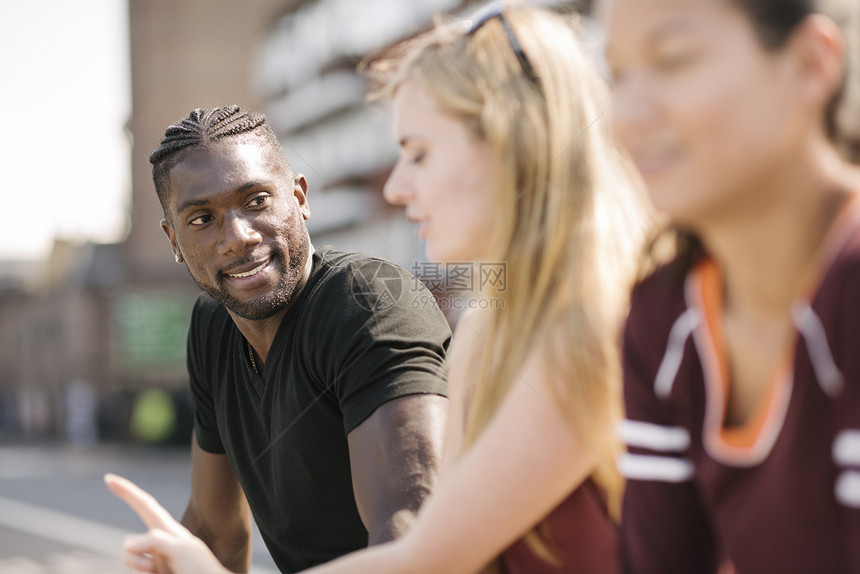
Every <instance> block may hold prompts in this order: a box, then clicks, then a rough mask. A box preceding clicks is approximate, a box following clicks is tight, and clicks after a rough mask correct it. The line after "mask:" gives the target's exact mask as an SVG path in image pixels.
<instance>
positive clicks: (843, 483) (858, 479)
mask: <svg viewBox="0 0 860 574" xmlns="http://www.w3.org/2000/svg"><path fill="white" fill-rule="evenodd" d="M834 490H835V491H836V492H835V494H836V500H838V501H839V502H841V503H842V504H844V505H845V506H850V507H851V508H860V472H858V471H856V470H845V471H843V472H842V473H841V474H840V475H839V478H837V479H836V487H835V489H834Z"/></svg>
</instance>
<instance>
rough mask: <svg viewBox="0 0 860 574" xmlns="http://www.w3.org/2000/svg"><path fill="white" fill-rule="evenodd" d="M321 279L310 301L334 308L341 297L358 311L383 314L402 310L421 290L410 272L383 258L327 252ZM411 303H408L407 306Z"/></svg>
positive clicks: (320, 267) (323, 255)
mask: <svg viewBox="0 0 860 574" xmlns="http://www.w3.org/2000/svg"><path fill="white" fill-rule="evenodd" d="M317 265H318V272H319V279H318V281H316V283H315V285H314V286H313V288H312V289H313V292H312V294H311V297H317V298H322V299H325V300H326V301H327V302H328V303H329V304H331V303H332V302H333V301H334V299H332V297H333V296H338V297H339V299H340V300H341V301H342V302H344V303H345V304H347V305H349V306H351V307H355V308H356V310H364V311H371V312H373V311H384V310H386V309H388V308H391V307H395V306H402V305H403V304H404V302H407V301H406V299H408V297H409V296H410V295H411V294H412V293H414V292H415V290H416V289H421V287H422V285H421V283H420V282H419V281H418V279H417V278H416V277H415V276H414V275H412V274H411V273H410V272H409V271H407V270H406V269H404V268H403V267H401V266H400V265H397V264H395V263H392V262H391V261H388V260H386V259H382V258H381V257H375V256H372V255H367V254H364V253H349V252H343V251H336V250H333V249H324V250H322V251H321V252H320V254H319V262H318V263H317ZM407 303H408V302H407Z"/></svg>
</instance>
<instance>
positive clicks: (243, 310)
mask: <svg viewBox="0 0 860 574" xmlns="http://www.w3.org/2000/svg"><path fill="white" fill-rule="evenodd" d="M291 235H292V234H291ZM296 235H298V237H291V239H292V238H295V239H298V245H291V246H290V247H291V249H290V261H289V264H287V262H286V259H285V257H284V252H283V251H282V250H280V249H276V250H273V251H272V252H271V253H270V255H269V265H271V266H273V267H274V268H275V270H276V272H277V273H278V276H279V279H278V283H277V285H276V286H275V289H274V290H273V291H272V292H270V293H267V294H265V295H262V296H261V297H258V298H256V299H253V300H251V301H240V300H239V299H237V298H236V297H234V296H233V295H231V294H230V293H229V292H228V291H227V288H226V287H225V286H224V278H223V277H222V278H219V280H218V283H217V284H216V285H206V284H203V283H201V282H200V281H198V280H197V278H196V277H194V274H191V278H192V279H194V282H195V283H197V286H198V287H200V289H202V290H203V291H204V292H205V293H206V294H207V295H209V296H210V297H212V298H213V299H215V300H216V301H218V302H219V303H221V304H222V305H224V307H226V308H227V310H229V311H230V312H232V313H234V314H236V315H238V316H239V317H242V318H243V319H247V320H249V321H260V320H263V319H268V318H269V317H271V316H273V315H275V314H277V313H279V312H280V311H281V310H283V309H284V308H285V307H286V306H287V305H289V304H290V301H292V300H293V295H295V291H296V285H298V283H299V279H300V278H301V276H302V271H304V266H305V262H306V261H307V257H308V252H309V251H310V239H309V238H308V234H307V232H305V233H298V234H296ZM189 272H190V269H189Z"/></svg>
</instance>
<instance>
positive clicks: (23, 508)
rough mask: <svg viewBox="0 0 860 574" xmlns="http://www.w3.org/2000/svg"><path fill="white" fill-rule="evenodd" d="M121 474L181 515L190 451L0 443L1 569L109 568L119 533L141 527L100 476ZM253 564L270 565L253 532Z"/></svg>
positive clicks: (33, 572)
mask: <svg viewBox="0 0 860 574" xmlns="http://www.w3.org/2000/svg"><path fill="white" fill-rule="evenodd" d="M105 472H114V473H117V474H121V475H123V476H126V477H128V478H130V479H132V480H134V481H135V482H137V483H138V484H139V485H141V486H142V487H143V488H145V489H146V490H148V491H149V492H151V493H152V494H153V495H154V496H156V498H158V500H159V501H160V502H161V504H162V505H164V507H165V508H167V509H168V510H169V511H170V512H171V514H173V516H175V517H177V518H179V517H181V516H182V512H183V511H184V509H185V505H186V503H187V502H188V492H189V489H188V484H189V478H190V465H189V457H188V452H187V450H185V449H176V448H149V447H139V446H137V447H136V446H127V445H125V446H120V445H106V444H105V445H99V446H97V447H93V448H88V449H79V448H72V447H68V446H61V445H57V444H51V445H48V444H41V445H27V446H25V445H18V446H0V572H2V573H3V574H59V573H62V574H67V573H68V574H76V573H80V574H115V573H117V572H124V571H126V569H125V567H124V566H123V565H122V564H121V562H120V560H119V552H120V546H121V541H122V537H123V535H124V534H126V533H132V532H142V531H143V525H142V524H141V522H140V521H139V520H138V518H137V516H135V515H134V513H132V511H131V510H129V509H128V508H127V507H126V506H125V505H124V504H123V503H122V502H120V501H119V500H117V499H115V498H114V497H113V496H112V495H111V494H110V493H109V492H108V491H107V489H106V488H105V486H104V484H103V483H102V476H103V475H104V473H105ZM253 544H254V545H253V547H254V555H253V564H254V570H253V571H252V572H257V573H259V574H266V573H274V572H276V569H275V566H274V563H273V562H272V560H271V558H270V557H269V554H268V551H267V550H266V548H265V546H264V544H263V542H262V539H260V537H259V533H257V532H256V531H255V539H254V543H253Z"/></svg>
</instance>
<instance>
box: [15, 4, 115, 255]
mask: <svg viewBox="0 0 860 574" xmlns="http://www.w3.org/2000/svg"><path fill="white" fill-rule="evenodd" d="M130 91H131V87H130V77H129V56H128V15H127V6H126V0H74V1H69V0H27V1H21V0H0V110H2V113H0V260H9V259H40V258H44V257H46V256H47V255H48V254H49V253H50V249H51V246H52V244H53V241H54V238H55V237H58V238H63V239H68V240H71V241H95V242H99V243H105V242H116V241H121V240H122V239H123V238H124V236H125V234H126V233H127V227H128V209H129V204H130V202H131V175H130V170H131V167H130V164H131V158H130V140H129V136H127V135H126V133H125V124H126V122H127V121H128V118H129V115H130V113H131V95H130Z"/></svg>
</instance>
